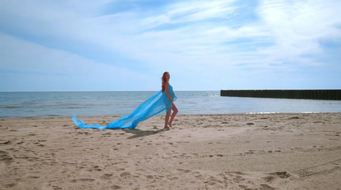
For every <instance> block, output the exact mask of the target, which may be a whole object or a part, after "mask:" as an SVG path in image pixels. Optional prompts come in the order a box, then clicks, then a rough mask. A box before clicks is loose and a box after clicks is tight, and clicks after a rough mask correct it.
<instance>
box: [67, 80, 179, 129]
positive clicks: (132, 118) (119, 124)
mask: <svg viewBox="0 0 341 190" xmlns="http://www.w3.org/2000/svg"><path fill="white" fill-rule="evenodd" d="M169 93H170V95H171V96H172V98H173V101H175V100H176V99H177V97H176V95H175V93H174V91H173V87H172V86H171V85H169ZM171 107H172V102H171V101H170V100H169V98H168V97H167V95H166V93H165V92H162V91H159V92H157V93H155V94H153V95H152V96H151V97H150V98H148V99H147V100H146V101H144V102H142V103H141V104H140V105H139V106H138V107H137V108H136V109H135V110H134V111H133V112H131V113H130V114H129V115H126V116H123V117H121V118H119V119H117V120H115V121H112V122H111V123H109V124H108V125H106V126H105V125H100V124H86V123H85V122H84V121H82V120H79V119H77V117H76V116H73V117H72V121H73V123H74V124H75V125H76V126H77V127H79V128H85V129H89V128H91V129H134V128H135V127H136V126H137V125H138V124H139V123H140V122H141V121H144V120H146V119H148V118H150V117H152V116H154V115H157V114H159V113H161V112H162V111H166V110H169V109H170V108H171Z"/></svg>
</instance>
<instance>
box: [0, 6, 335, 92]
mask: <svg viewBox="0 0 341 190" xmlns="http://www.w3.org/2000/svg"><path fill="white" fill-rule="evenodd" d="M164 71H169V72H170V74H171V80H170V83H171V84H172V85H173V87H174V89H175V90H220V89H315V88H320V89H330V88H332V89H335V88H341V1H339V0H249V1H248V0H96V1H90V0H89V1H84V0H58V1H55V0H0V77H1V82H0V91H115V90H120V91H121V90H132V91H135V90H136V91H137V90H153V91H154V90H159V89H160V88H161V87H160V85H161V84H160V81H161V79H160V78H161V75H162V73H163V72H164Z"/></svg>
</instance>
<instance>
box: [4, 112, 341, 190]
mask: <svg viewBox="0 0 341 190" xmlns="http://www.w3.org/2000/svg"><path fill="white" fill-rule="evenodd" d="M80 118H81V119H84V120H85V121H87V122H99V123H107V122H110V121H111V120H113V119H115V118H117V117H114V116H101V117H100V116H98V117H80ZM162 127H163V116H157V117H154V118H153V119H150V120H148V121H146V122H144V123H141V124H140V125H139V126H138V128H137V129H135V130H103V131H100V130H92V129H77V128H76V127H75V126H74V125H73V124H72V123H71V120H70V118H68V117H32V118H2V119H0V189H25V190H30V189H54V190H61V189H263V190H266V189H324V190H327V189H341V180H340V179H341V137H340V135H341V113H312V114H233V115H180V116H179V117H177V118H176V120H175V122H174V126H173V129H171V130H169V131H164V130H162Z"/></svg>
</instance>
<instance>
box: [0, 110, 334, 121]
mask: <svg viewBox="0 0 341 190" xmlns="http://www.w3.org/2000/svg"><path fill="white" fill-rule="evenodd" d="M339 113H341V112H244V113H243V112H241V113H220V114H216V113H201V114H198V113H194V114H181V113H180V114H179V113H178V114H177V116H216V115H218V116H234V115H281V114H287V115H290V114H339ZM121 116H125V115H110V114H103V115H77V117H82V118H98V117H114V118H119V117H121ZM163 116H164V114H160V115H156V116H155V117H163ZM71 117H72V115H70V116H65V115H37V116H0V120H3V119H40V118H71Z"/></svg>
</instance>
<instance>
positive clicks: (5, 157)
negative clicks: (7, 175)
mask: <svg viewBox="0 0 341 190" xmlns="http://www.w3.org/2000/svg"><path fill="white" fill-rule="evenodd" d="M0 161H3V162H5V163H7V164H9V163H11V162H12V161H13V158H12V157H11V156H10V155H9V154H8V153H7V152H6V151H2V150H0Z"/></svg>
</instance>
